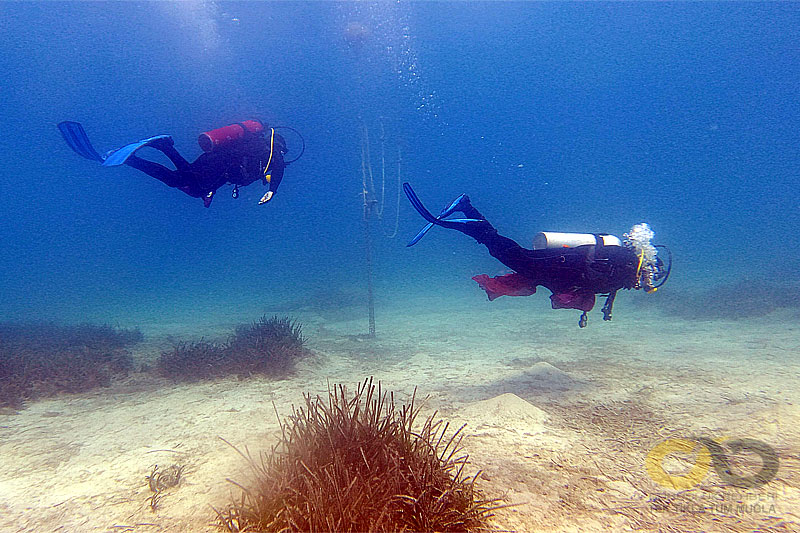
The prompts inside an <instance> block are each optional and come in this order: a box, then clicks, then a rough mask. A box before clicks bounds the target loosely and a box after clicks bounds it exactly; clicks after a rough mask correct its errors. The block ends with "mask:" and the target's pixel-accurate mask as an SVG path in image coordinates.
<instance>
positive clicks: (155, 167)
mask: <svg viewBox="0 0 800 533" xmlns="http://www.w3.org/2000/svg"><path fill="white" fill-rule="evenodd" d="M125 164H126V165H128V166H129V167H133V168H135V169H136V170H140V171H142V172H144V173H145V174H147V175H148V176H151V177H153V178H155V179H157V180H158V181H160V182H162V183H164V184H165V185H168V186H169V187H183V186H185V185H187V183H186V182H185V180H184V179H182V178H183V177H184V176H185V174H184V173H182V172H179V171H177V170H171V169H168V168H167V167H165V166H164V165H161V164H159V163H154V162H152V161H148V160H146V159H142V158H140V157H137V156H136V155H132V156H130V157H129V158H128V159H127V160H126V161H125Z"/></svg>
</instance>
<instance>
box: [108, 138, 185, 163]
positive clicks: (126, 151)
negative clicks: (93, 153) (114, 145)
mask: <svg viewBox="0 0 800 533" xmlns="http://www.w3.org/2000/svg"><path fill="white" fill-rule="evenodd" d="M160 139H172V137H170V136H169V135H156V136H155V137H150V138H148V139H143V140H141V141H137V142H135V143H131V144H126V145H125V146H123V147H122V148H119V149H118V150H114V151H113V152H109V153H108V155H106V157H105V161H103V166H104V167H116V166H118V165H123V164H125V161H127V160H128V158H129V157H130V156H132V155H133V153H134V152H135V151H136V150H138V149H139V148H144V147H145V146H150V145H151V144H153V143H154V142H155V141H158V140H160Z"/></svg>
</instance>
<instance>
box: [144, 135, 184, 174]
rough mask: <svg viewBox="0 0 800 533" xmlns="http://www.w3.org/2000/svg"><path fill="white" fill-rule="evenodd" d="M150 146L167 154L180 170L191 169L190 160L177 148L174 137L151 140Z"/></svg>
mask: <svg viewBox="0 0 800 533" xmlns="http://www.w3.org/2000/svg"><path fill="white" fill-rule="evenodd" d="M148 146H150V148H155V149H156V150H158V151H159V152H161V153H163V154H164V155H165V156H167V157H168V158H169V160H170V161H172V164H173V165H175V169H176V170H178V171H180V172H185V171H187V170H189V162H188V161H187V160H186V159H185V158H184V157H183V156H182V155H181V154H180V153H178V151H177V150H176V149H175V141H173V140H172V137H166V138H164V139H159V140H157V141H154V142H151V143H150V144H149V145H148Z"/></svg>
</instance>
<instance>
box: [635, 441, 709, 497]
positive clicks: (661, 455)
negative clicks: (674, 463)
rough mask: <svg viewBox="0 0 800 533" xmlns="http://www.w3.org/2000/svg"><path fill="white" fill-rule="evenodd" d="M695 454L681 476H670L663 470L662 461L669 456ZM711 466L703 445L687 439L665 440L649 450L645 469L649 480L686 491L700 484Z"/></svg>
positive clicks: (707, 451) (707, 450)
mask: <svg viewBox="0 0 800 533" xmlns="http://www.w3.org/2000/svg"><path fill="white" fill-rule="evenodd" d="M693 452H694V453H695V457H694V464H693V465H692V468H690V469H689V471H688V472H687V473H685V474H683V475H675V474H670V473H669V472H667V471H666V470H664V464H663V463H664V459H665V458H666V457H667V456H668V455H670V454H681V455H684V456H685V455H690V454H692V453H693ZM710 466H711V452H710V451H709V449H708V447H707V446H706V445H705V444H701V443H699V442H696V441H693V440H689V439H667V440H665V441H663V442H661V443H659V444H658V445H657V446H656V447H655V448H653V449H652V450H650V453H648V454H647V460H646V461H645V468H646V469H647V475H649V476H650V479H652V480H653V481H655V482H656V483H658V484H659V485H662V486H664V487H667V488H669V489H675V490H686V489H690V488H692V487H694V486H695V485H697V484H698V483H700V482H701V481H702V480H703V478H704V477H706V474H707V473H708V469H709V467H710Z"/></svg>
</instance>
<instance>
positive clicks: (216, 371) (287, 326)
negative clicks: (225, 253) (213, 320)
mask: <svg viewBox="0 0 800 533" xmlns="http://www.w3.org/2000/svg"><path fill="white" fill-rule="evenodd" d="M305 343H306V338H305V337H304V336H303V332H302V327H301V326H300V324H298V323H297V322H294V321H293V320H291V319H289V318H287V317H283V318H279V317H277V316H273V317H270V318H267V317H266V316H262V317H261V318H260V319H258V320H256V321H255V322H253V323H250V324H242V325H240V326H237V327H236V329H235V331H234V334H233V335H231V337H230V338H229V339H228V342H224V343H220V342H208V341H205V340H200V341H194V342H180V343H177V344H175V345H174V346H173V347H172V349H171V350H168V351H165V352H163V353H162V354H161V357H160V358H159V360H158V365H157V370H158V372H159V373H160V374H161V375H162V376H164V377H168V378H170V379H173V380H175V381H199V380H207V379H217V378H222V377H225V376H229V375H235V376H240V377H249V376H252V375H256V374H258V375H266V376H269V377H273V378H282V377H285V376H288V375H290V374H292V372H294V368H295V363H296V362H297V361H298V360H299V359H300V358H302V357H304V356H306V355H308V353H309V352H308V350H306V348H305Z"/></svg>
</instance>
